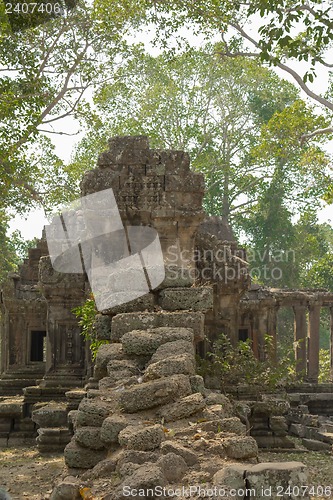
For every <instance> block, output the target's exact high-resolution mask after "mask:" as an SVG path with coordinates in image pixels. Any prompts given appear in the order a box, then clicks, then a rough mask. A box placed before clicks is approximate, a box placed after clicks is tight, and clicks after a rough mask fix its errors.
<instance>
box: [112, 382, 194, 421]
mask: <svg viewBox="0 0 333 500" xmlns="http://www.w3.org/2000/svg"><path fill="white" fill-rule="evenodd" d="M189 394H191V385H190V381H189V377H187V376H186V375H172V376H171V377H164V378H161V379H157V380H153V381H151V382H144V383H142V384H138V385H136V386H133V387H131V388H129V389H124V390H123V391H122V392H119V405H120V407H121V409H122V410H123V411H124V412H125V413H135V412H137V411H140V410H145V409H148V408H154V407H156V406H161V405H164V404H167V403H170V402H173V401H176V400H177V399H179V398H181V397H183V396H188V395H189Z"/></svg>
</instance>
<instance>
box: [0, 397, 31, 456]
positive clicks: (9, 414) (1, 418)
mask: <svg viewBox="0 0 333 500" xmlns="http://www.w3.org/2000/svg"><path fill="white" fill-rule="evenodd" d="M35 436H36V428H35V424H34V423H33V422H32V421H31V419H30V418H28V417H26V415H25V406H24V401H23V397H19V396H16V397H8V398H2V399H1V401H0V445H1V447H2V448H4V447H7V446H22V445H31V444H33V443H34V440H35Z"/></svg>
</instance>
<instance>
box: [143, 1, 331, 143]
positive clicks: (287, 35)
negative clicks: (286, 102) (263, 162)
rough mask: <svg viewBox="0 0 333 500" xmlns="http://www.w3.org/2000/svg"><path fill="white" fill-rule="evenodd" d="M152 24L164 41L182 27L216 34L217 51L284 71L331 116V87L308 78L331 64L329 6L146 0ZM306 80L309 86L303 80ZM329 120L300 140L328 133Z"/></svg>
mask: <svg viewBox="0 0 333 500" xmlns="http://www.w3.org/2000/svg"><path fill="white" fill-rule="evenodd" d="M148 4H149V5H151V6H152V7H153V9H152V16H153V19H154V21H155V22H156V23H157V25H158V27H159V30H158V38H159V39H160V40H162V41H163V43H164V44H165V43H166V39H168V38H170V34H171V33H172V34H175V33H176V36H178V37H179V36H180V31H179V28H180V27H183V26H187V27H188V28H189V29H190V30H191V31H192V32H204V33H205V34H206V35H208V36H212V35H213V36H216V35H218V36H220V37H221V39H222V45H221V55H228V56H230V57H239V56H244V55H245V56H247V57H251V58H252V57H255V58H257V57H258V58H260V60H261V61H262V62H267V63H268V64H269V65H274V66H276V67H278V68H280V69H281V70H283V71H285V72H286V73H288V74H289V75H290V76H291V77H292V78H293V79H294V80H295V82H296V83H297V85H298V86H299V87H300V88H301V89H302V90H303V91H304V92H305V93H306V94H307V95H308V96H309V97H310V98H311V99H313V100H314V101H315V102H316V103H318V104H319V105H321V106H323V107H324V108H326V109H327V110H328V111H329V112H330V116H331V117H332V111H333V101H332V88H331V89H330V90H329V92H328V94H327V95H326V96H323V95H321V94H320V93H319V92H317V91H316V89H315V88H312V87H311V83H312V82H313V81H314V80H315V78H316V76H317V74H316V71H317V69H318V67H322V68H325V69H330V68H332V67H333V65H332V63H331V61H330V58H329V50H330V49H331V48H332V42H333V32H332V23H333V19H332V7H331V5H330V2H329V1H322V0H307V1H304V0H294V1H290V0H271V1H270V2H266V1H265V0H251V1H249V2H243V1H239V0H236V1H229V0H228V1H226V2H223V3H221V1H220V0H204V1H202V2H193V1H192V0H174V1H173V2H156V1H155V0H151V1H150V2H148ZM235 35H236V39H238V40H239V39H240V38H241V39H242V40H244V41H245V42H246V45H245V49H243V48H240V47H239V44H238V43H234V42H235V39H233V36H235ZM295 61H301V62H303V63H305V64H307V69H306V70H305V72H303V71H298V70H297V68H296V67H295ZM308 82H310V86H309V84H308ZM332 132H333V127H332V125H331V124H330V125H329V126H327V127H324V128H323V129H314V130H312V131H311V132H308V133H307V134H304V135H303V136H302V141H306V140H307V139H309V138H311V137H312V136H313V134H316V135H320V134H322V133H332Z"/></svg>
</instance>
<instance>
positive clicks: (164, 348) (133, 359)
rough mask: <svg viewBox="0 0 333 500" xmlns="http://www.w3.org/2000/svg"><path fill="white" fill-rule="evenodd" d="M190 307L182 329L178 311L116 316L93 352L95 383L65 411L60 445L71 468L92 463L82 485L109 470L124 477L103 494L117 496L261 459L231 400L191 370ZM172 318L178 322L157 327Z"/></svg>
mask: <svg viewBox="0 0 333 500" xmlns="http://www.w3.org/2000/svg"><path fill="white" fill-rule="evenodd" d="M205 297H206V296H205V295H203V301H204V306H203V307H207V303H206V298H205ZM196 307H197V306H196ZM186 314H187V315H188V317H189V322H188V324H189V325H190V326H191V327H193V328H191V327H189V328H184V327H182V326H180V325H181V322H182V320H184V316H183V313H181V312H180V313H175V312H173V313H168V312H167V311H162V312H161V311H160V312H156V313H152V312H146V313H143V312H140V313H127V314H124V313H121V314H119V315H116V316H114V317H113V318H112V321H111V325H110V327H111V329H110V332H109V334H110V338H112V340H113V342H112V343H110V344H105V345H102V346H101V347H100V349H99V351H98V353H97V358H96V365H95V372H94V377H95V380H98V379H99V381H98V387H99V388H98V389H90V390H88V391H87V396H86V397H85V398H84V399H83V400H82V401H81V403H80V405H79V407H78V410H72V411H71V412H70V418H71V421H72V423H73V428H74V436H73V439H72V440H71V442H70V443H69V444H68V445H67V446H66V448H65V451H64V455H65V461H66V464H67V466H68V467H69V469H75V470H76V471H77V470H78V469H81V470H82V469H92V470H89V471H87V472H86V473H84V474H83V475H82V476H81V482H82V481H88V483H89V481H91V480H92V479H96V478H100V477H105V475H107V477H109V478H110V476H112V475H113V474H114V475H116V476H117V477H118V478H120V482H119V480H118V484H117V486H116V487H114V486H112V484H111V482H109V483H107V484H108V486H107V488H109V491H107V493H108V496H105V498H109V499H111V498H112V499H116V498H122V496H121V495H122V493H121V492H122V488H123V486H124V485H126V486H128V487H131V488H148V487H149V486H152V485H153V486H154V487H156V486H165V485H167V484H177V483H179V482H180V481H181V482H185V483H186V482H190V481H191V480H192V479H193V477H195V478H197V477H198V478H205V477H209V478H210V479H212V477H213V475H214V474H215V473H216V472H217V470H218V469H219V468H221V467H222V465H223V463H224V461H225V460H226V459H231V460H243V461H250V462H251V461H253V460H254V461H256V460H257V453H258V447H257V444H256V441H255V440H254V438H252V437H250V436H248V435H247V433H246V426H245V425H244V424H242V423H241V421H240V419H239V418H238V417H236V416H235V415H234V408H233V405H232V403H231V402H230V400H229V399H228V398H227V397H226V396H224V395H222V394H219V393H214V392H212V391H209V390H206V389H205V387H204V384H203V380H202V378H201V377H200V376H198V375H196V374H195V342H194V339H198V338H202V335H203V329H202V327H203V322H202V321H200V320H202V317H201V315H200V313H199V314H198V313H197V312H196V311H189V312H187V313H186ZM169 319H170V322H171V323H172V322H174V323H173V324H174V325H175V326H168V327H167V326H160V325H164V324H167V322H168V321H169ZM196 320H197V321H196ZM198 320H199V321H198ZM97 323H98V324H99V325H100V328H101V329H103V330H104V333H103V335H104V336H105V335H106V331H109V326H108V325H109V321H108V320H107V319H103V318H102V317H100V316H99V317H98V318H97ZM157 325H158V326H157ZM176 325H178V326H176ZM143 326H146V327H147V326H148V328H146V329H143ZM139 328H140V329H139ZM212 456H213V457H214V465H213V467H212V465H211V457H212ZM105 471H108V472H107V474H106V472H105ZM104 481H105V480H104ZM97 483H98V481H97ZM94 484H95V481H94ZM61 487H62V486H59V488H61ZM110 488H111V491H110ZM55 492H56V490H55ZM54 495H56V493H54ZM54 498H58V497H56V496H55V497H54ZM59 498H60V497H59Z"/></svg>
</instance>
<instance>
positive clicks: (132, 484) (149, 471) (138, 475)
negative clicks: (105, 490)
mask: <svg viewBox="0 0 333 500" xmlns="http://www.w3.org/2000/svg"><path fill="white" fill-rule="evenodd" d="M165 484H166V479H165V477H164V475H163V472H162V469H161V468H160V467H158V466H157V465H151V464H145V465H141V466H140V467H139V468H138V469H137V470H136V471H134V473H133V474H132V475H130V476H129V477H127V478H126V482H125V483H124V488H126V489H127V490H128V491H129V492H130V491H131V490H133V489H136V490H141V491H142V492H144V491H145V492H146V498H149V496H148V495H149V494H150V493H149V490H151V489H154V488H156V487H157V486H160V487H163V486H164V485H165ZM125 491H126V490H125ZM122 493H123V487H121V488H120V489H119V494H120V495H121V494H122ZM113 498H114V494H112V495H111V496H110V497H106V499H105V500H111V499H113Z"/></svg>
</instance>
